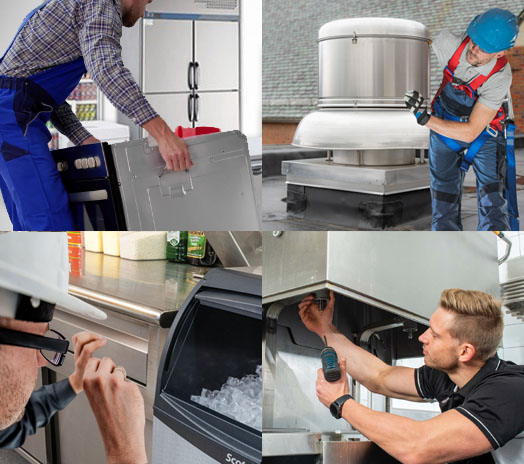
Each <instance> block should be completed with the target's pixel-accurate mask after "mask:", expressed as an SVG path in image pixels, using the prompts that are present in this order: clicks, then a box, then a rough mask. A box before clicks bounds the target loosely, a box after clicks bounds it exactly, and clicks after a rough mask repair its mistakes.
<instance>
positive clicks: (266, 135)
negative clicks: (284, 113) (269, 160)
mask: <svg viewBox="0 0 524 464" xmlns="http://www.w3.org/2000/svg"><path fill="white" fill-rule="evenodd" d="M297 126H298V123H272V122H265V123H263V124H262V144H264V145H280V144H289V143H291V142H292V141H293V135H294V134H295V130H296V128H297Z"/></svg>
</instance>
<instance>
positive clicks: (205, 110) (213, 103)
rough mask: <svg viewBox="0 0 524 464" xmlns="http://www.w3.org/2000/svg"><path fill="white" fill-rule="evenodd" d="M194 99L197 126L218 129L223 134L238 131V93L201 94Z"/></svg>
mask: <svg viewBox="0 0 524 464" xmlns="http://www.w3.org/2000/svg"><path fill="white" fill-rule="evenodd" d="M195 98H196V100H195V112H196V115H197V120H196V123H197V124H196V125H197V126H211V127H218V128H219V129H220V130H222V131H223V132H225V131H231V130H238V129H239V127H240V109H239V108H240V106H239V94H238V92H201V93H199V94H198V95H196V97H195Z"/></svg>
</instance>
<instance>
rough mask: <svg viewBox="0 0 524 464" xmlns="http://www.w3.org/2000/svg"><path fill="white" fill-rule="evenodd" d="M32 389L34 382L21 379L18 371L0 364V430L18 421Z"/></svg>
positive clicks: (22, 415)
mask: <svg viewBox="0 0 524 464" xmlns="http://www.w3.org/2000/svg"><path fill="white" fill-rule="evenodd" d="M33 388H34V381H31V380H30V379H23V378H22V377H21V376H20V371H18V370H16V371H15V370H14V369H12V367H11V366H9V365H7V364H3V363H2V362H0V430H3V429H5V428H7V427H9V426H10V425H12V424H14V423H16V422H18V421H20V420H21V419H22V417H24V414H25V407H26V405H27V402H28V401H29V398H30V396H31V393H32V391H33Z"/></svg>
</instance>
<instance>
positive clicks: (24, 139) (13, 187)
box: [0, 0, 86, 231]
mask: <svg viewBox="0 0 524 464" xmlns="http://www.w3.org/2000/svg"><path fill="white" fill-rule="evenodd" d="M49 1H50V0H47V1H46V2H44V3H43V4H42V5H40V6H39V7H37V8H35V9H34V10H33V11H32V12H31V13H29V15H27V17H26V18H25V19H24V21H23V23H22V25H21V26H20V28H19V29H18V32H17V34H16V35H15V39H16V36H17V35H18V33H19V32H20V30H21V29H22V28H23V27H24V25H25V24H26V23H27V22H28V21H29V19H30V18H31V17H32V16H33V15H34V14H35V13H36V12H37V11H38V10H40V9H41V8H43V7H44V6H45V5H46V4H47V3H49ZM15 39H13V42H14V40H15ZM13 42H11V45H9V47H8V49H7V50H9V48H11V46H12V45H13ZM6 53H7V51H6ZM4 57H5V54H4V56H3V57H2V58H1V59H0V62H1V61H2V60H3V59H4ZM85 72H86V68H85V64H84V59H83V58H82V57H80V58H78V59H76V60H74V61H71V62H68V63H64V64H61V65H58V66H55V67H53V68H50V69H48V70H45V71H42V72H39V73H37V74H34V75H32V76H29V77H27V78H15V77H7V76H0V152H1V155H2V156H0V189H1V191H2V196H3V198H4V202H5V205H6V208H7V212H8V213H9V217H10V219H11V222H12V223H13V229H14V230H62V231H63V230H75V225H74V221H73V217H72V215H71V211H70V208H69V201H68V197H67V192H66V190H65V188H64V185H63V183H62V180H61V178H60V174H59V172H58V170H57V167H56V164H55V162H54V161H53V157H52V155H51V153H50V151H49V148H48V143H49V141H50V140H51V134H50V132H49V130H48V129H47V127H46V123H47V121H49V118H50V117H51V113H52V111H54V110H55V109H56V108H57V107H59V106H60V105H61V104H62V103H64V102H65V100H66V98H67V97H68V95H69V94H70V93H71V92H72V91H73V89H74V88H75V87H76V86H77V85H78V83H79V82H80V79H81V78H82V76H83V75H84V74H85Z"/></svg>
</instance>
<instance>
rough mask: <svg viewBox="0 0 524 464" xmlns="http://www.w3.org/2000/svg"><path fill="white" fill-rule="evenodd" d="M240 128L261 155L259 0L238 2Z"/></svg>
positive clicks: (251, 153) (260, 11) (252, 146)
mask: <svg viewBox="0 0 524 464" xmlns="http://www.w3.org/2000/svg"><path fill="white" fill-rule="evenodd" d="M240 130H241V131H242V132H243V133H244V134H245V136H246V137H247V139H248V143H249V153H250V155H251V156H254V155H261V154H262V0H241V1H240Z"/></svg>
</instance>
